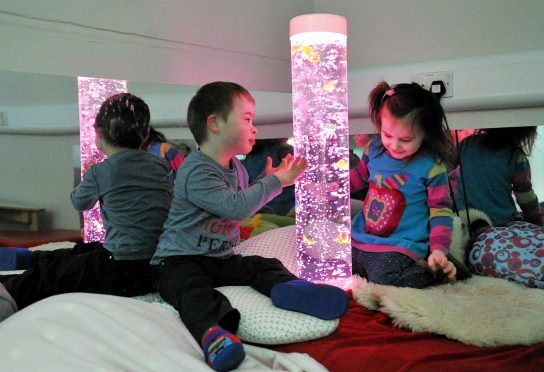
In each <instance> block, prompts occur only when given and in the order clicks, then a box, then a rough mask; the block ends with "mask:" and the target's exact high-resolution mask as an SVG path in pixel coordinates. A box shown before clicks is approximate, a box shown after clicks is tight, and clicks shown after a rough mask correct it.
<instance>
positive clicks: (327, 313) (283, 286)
mask: <svg viewBox="0 0 544 372" xmlns="http://www.w3.org/2000/svg"><path fill="white" fill-rule="evenodd" d="M270 298H271V299H272V303H273V304H274V305H275V306H277V307H279V308H281V309H285V310H291V311H296V312H299V313H304V314H308V315H312V316H315V317H316V318H320V319H325V320H331V319H336V318H339V317H341V316H342V315H344V314H345V313H346V311H347V310H348V305H349V297H348V295H347V294H346V292H345V291H344V290H342V289H340V288H338V287H335V286H333V285H328V284H317V283H312V282H309V281H306V280H291V281H289V282H287V283H280V284H276V285H275V286H274V287H272V292H271V294H270Z"/></svg>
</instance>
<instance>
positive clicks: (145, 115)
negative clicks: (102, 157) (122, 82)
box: [94, 93, 150, 149]
mask: <svg viewBox="0 0 544 372" xmlns="http://www.w3.org/2000/svg"><path fill="white" fill-rule="evenodd" d="M127 108H128V110H127ZM149 121H150V113H149V107H148V106H147V104H146V103H145V102H144V101H143V100H142V99H141V98H139V97H136V96H135V95H133V94H130V93H118V94H114V95H113V96H111V97H109V98H108V99H106V100H105V101H104V103H102V105H101V106H100V109H99V111H98V114H97V115H96V119H95V124H94V127H95V128H96V129H98V130H100V131H101V132H102V136H103V137H104V139H105V140H106V141H107V142H108V143H110V144H111V145H114V146H117V147H124V148H130V149H138V148H140V146H141V145H142V143H143V142H145V141H146V139H147V137H148V136H149V132H150V125H149Z"/></svg>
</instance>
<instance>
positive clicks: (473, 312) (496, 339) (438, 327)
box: [353, 276, 544, 346]
mask: <svg viewBox="0 0 544 372" xmlns="http://www.w3.org/2000/svg"><path fill="white" fill-rule="evenodd" d="M353 297H354V299H355V301H356V302H357V303H359V304H360V305H362V306H364V307H366V308H368V309H371V310H380V311H382V312H384V313H386V314H388V315H389V316H390V317H391V319H392V322H393V324H395V325H396V326H398V327H401V328H406V329H409V330H412V331H414V332H434V333H437V334H441V335H444V336H446V337H448V338H450V339H453V340H457V341H461V342H463V343H466V344H471V345H476V346H499V345H517V344H521V345H532V344H535V343H538V342H543V341H544V316H542V314H543V311H544V291H543V290H542V289H535V288H526V287H524V286H522V285H520V284H517V283H513V282H509V281H506V280H504V279H497V278H491V277H480V276H474V277H472V278H470V279H467V280H465V281H460V282H454V283H451V284H446V285H440V286H435V287H430V288H426V289H413V288H397V287H391V286H384V285H378V284H373V283H368V282H367V281H366V280H365V279H361V278H360V277H358V276H354V278H353Z"/></svg>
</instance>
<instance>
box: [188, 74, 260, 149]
mask: <svg viewBox="0 0 544 372" xmlns="http://www.w3.org/2000/svg"><path fill="white" fill-rule="evenodd" d="M239 96H243V97H245V98H247V99H249V100H250V101H251V102H253V103H255V100H254V99H253V97H252V96H251V94H250V93H249V91H248V90H247V89H246V88H244V87H243V86H241V85H239V84H236V83H232V82H225V81H216V82H213V83H209V84H206V85H203V86H202V87H201V88H200V89H199V90H198V91H197V92H196V94H195V95H194V97H193V98H192V99H191V102H190V103H189V107H188V108H187V124H188V125H189V129H190V130H191V133H192V134H193V137H194V138H195V141H196V143H197V144H199V145H200V144H202V143H203V142H205V141H206V140H207V139H208V127H207V120H208V116H210V115H213V114H215V115H217V116H219V117H220V118H221V119H223V120H227V117H228V116H229V113H230V112H231V110H232V104H233V102H234V99H235V98H236V97H239Z"/></svg>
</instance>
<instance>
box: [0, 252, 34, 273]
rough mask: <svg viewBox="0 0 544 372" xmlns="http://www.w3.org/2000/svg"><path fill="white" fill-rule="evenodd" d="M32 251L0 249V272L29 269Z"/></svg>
mask: <svg viewBox="0 0 544 372" xmlns="http://www.w3.org/2000/svg"><path fill="white" fill-rule="evenodd" d="M31 262H32V251H29V250H28V249H26V248H0V270H24V269H28V268H30V263H31Z"/></svg>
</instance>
